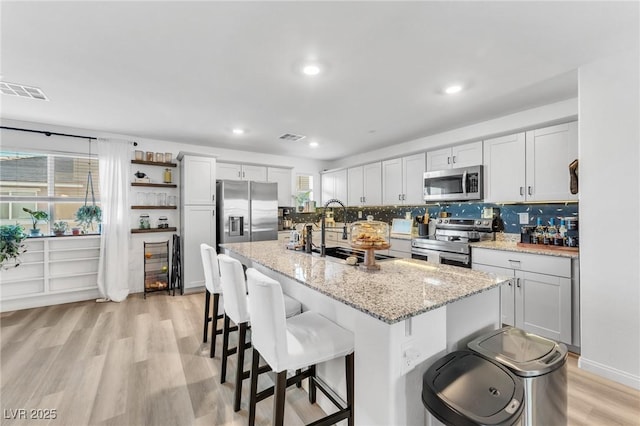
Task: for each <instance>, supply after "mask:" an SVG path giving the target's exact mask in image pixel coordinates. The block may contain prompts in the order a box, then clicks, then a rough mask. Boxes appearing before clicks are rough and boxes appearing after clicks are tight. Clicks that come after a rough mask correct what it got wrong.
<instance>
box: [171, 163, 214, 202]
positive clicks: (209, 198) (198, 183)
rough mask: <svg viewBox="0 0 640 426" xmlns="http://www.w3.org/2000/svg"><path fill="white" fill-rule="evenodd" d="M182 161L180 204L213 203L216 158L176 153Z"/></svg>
mask: <svg viewBox="0 0 640 426" xmlns="http://www.w3.org/2000/svg"><path fill="white" fill-rule="evenodd" d="M178 160H180V161H182V167H181V173H182V174H181V179H180V183H181V185H182V188H181V189H182V198H183V200H182V204H212V203H213V204H215V202H216V200H215V198H214V196H215V193H216V159H215V158H213V157H202V156H197V155H178Z"/></svg>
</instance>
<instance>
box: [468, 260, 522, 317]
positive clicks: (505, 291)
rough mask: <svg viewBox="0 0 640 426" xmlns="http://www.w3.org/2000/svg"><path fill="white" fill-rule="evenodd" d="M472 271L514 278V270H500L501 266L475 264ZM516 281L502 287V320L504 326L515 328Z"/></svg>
mask: <svg viewBox="0 0 640 426" xmlns="http://www.w3.org/2000/svg"><path fill="white" fill-rule="evenodd" d="M472 269H475V270H477V271H482V272H488V273H490V274H496V275H500V276H503V277H513V276H514V271H513V270H512V269H507V268H500V267H499V266H489V265H482V264H477V263H474V264H473V265H472ZM513 281H515V280H514V279H512V280H510V281H509V282H508V283H506V284H503V285H502V286H500V318H501V320H502V324H506V325H511V326H515V324H516V312H515V311H516V307H515V291H514V282H513Z"/></svg>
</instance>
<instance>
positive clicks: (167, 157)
mask: <svg viewBox="0 0 640 426" xmlns="http://www.w3.org/2000/svg"><path fill="white" fill-rule="evenodd" d="M171 157H172V155H171V153H170V152H165V153H164V162H165V163H170V162H171Z"/></svg>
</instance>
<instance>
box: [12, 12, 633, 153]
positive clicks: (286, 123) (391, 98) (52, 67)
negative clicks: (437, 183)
mask: <svg viewBox="0 0 640 426" xmlns="http://www.w3.org/2000/svg"><path fill="white" fill-rule="evenodd" d="M638 6H639V4H638V2H637V1H631V2H628V1H627V2H612V1H602V2H586V1H570V2H557V1H553V2H551V1H549V2H521V1H512V2H481V1H474V2H444V1H442V2H426V1H423V2H402V3H400V2H181V1H174V2H150V1H145V2H6V1H2V3H1V36H2V39H1V43H2V44H1V63H0V67H1V68H0V73H1V75H2V80H3V81H8V82H13V83H21V84H25V85H29V86H36V87H39V88H41V89H42V90H43V91H44V92H45V94H46V95H47V96H48V97H49V98H50V101H49V102H44V101H36V100H27V99H22V98H17V97H11V96H4V95H3V96H2V97H1V99H0V100H1V102H2V104H1V106H2V116H3V117H4V118H10V119H17V120H26V121H34V122H41V123H47V124H53V125H64V126H72V127H77V128H81V129H92V130H99V131H105V132H111V133H119V134H126V135H132V136H138V137H148V138H154V139H161V140H172V141H178V142H187V143H195V144H200V145H210V146H218V147H224V148H232V149H241V150H249V151H257V152H264V153H273V154H285V155H293V156H298V157H308V158H315V159H326V160H329V159H335V158H340V157H343V156H347V155H352V154H355V153H361V152H365V151H367V150H371V149H376V148H380V147H383V146H388V145H392V144H396V143H400V142H405V141H408V140H411V139H415V138H418V137H422V136H428V135H431V134H435V133H439V132H441V131H445V130H449V129H452V128H456V127H460V126H464V125H468V124H472V123H475V122H479V121H483V120H487V119H490V118H494V117H497V116H501V115H505V114H508V113H511V112H515V111H519V110H523V109H527V108H531V107H535V106H539V105H543V104H547V103H551V102H555V101H559V100H563V99H568V98H571V97H575V96H577V71H576V70H577V69H578V67H580V65H581V64H585V63H588V62H591V61H593V60H596V59H597V58H600V57H604V56H607V55H609V54H613V53H615V52H617V51H622V50H626V49H630V48H633V47H635V46H637V44H636V43H637V39H638V31H639V29H638V28H639V24H638V14H639V7H638ZM309 58H316V59H317V60H319V61H321V62H322V63H323V64H324V65H325V66H326V68H327V70H326V72H325V73H324V74H322V75H320V76H317V77H315V78H310V77H308V76H304V75H302V74H301V73H299V72H298V70H297V68H296V67H297V65H298V64H300V63H301V62H302V61H304V60H306V59H309ZM451 82H461V83H462V84H464V85H465V86H466V87H467V89H466V90H465V91H463V92H462V93H460V94H458V95H455V96H446V95H443V94H442V93H441V90H442V88H443V87H444V86H445V85H447V84H449V83H451ZM236 126H241V127H244V128H246V130H247V133H246V134H245V135H243V136H235V135H232V133H231V129H232V128H233V127H236ZM288 132H290V133H297V134H302V135H306V136H307V138H306V139H303V140H302V141H299V142H285V141H280V140H278V137H279V136H280V135H282V134H284V133H288ZM311 140H313V141H317V142H318V143H319V144H320V146H319V147H318V148H315V149H310V148H309V147H308V142H309V141H311Z"/></svg>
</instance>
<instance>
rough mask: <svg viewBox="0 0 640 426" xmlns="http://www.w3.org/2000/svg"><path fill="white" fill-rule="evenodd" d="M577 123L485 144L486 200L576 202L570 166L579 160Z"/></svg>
mask: <svg viewBox="0 0 640 426" xmlns="http://www.w3.org/2000/svg"><path fill="white" fill-rule="evenodd" d="M577 129H578V125H577V123H576V122H572V123H567V124H560V125H557V126H551V127H546V128H543V129H537V130H531V131H528V132H526V133H524V132H522V133H516V134H513V135H508V136H502V137H499V138H494V139H488V140H485V141H484V173H485V188H484V189H485V201H486V202H493V203H501V202H521V201H565V200H576V199H577V194H575V195H574V194H571V192H570V190H569V183H570V178H569V163H571V162H572V161H573V160H575V159H577V158H578V131H577Z"/></svg>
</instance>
